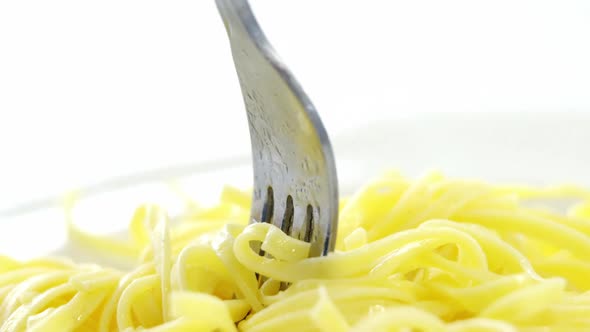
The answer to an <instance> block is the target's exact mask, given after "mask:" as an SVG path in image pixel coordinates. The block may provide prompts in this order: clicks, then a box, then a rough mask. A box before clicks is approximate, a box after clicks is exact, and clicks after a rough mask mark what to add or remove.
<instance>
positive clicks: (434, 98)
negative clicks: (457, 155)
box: [0, 0, 590, 207]
mask: <svg viewBox="0 0 590 332" xmlns="http://www.w3.org/2000/svg"><path fill="white" fill-rule="evenodd" d="M252 3H253V7H254V10H255V13H256V15H257V16H258V18H259V21H260V23H261V25H262V26H263V29H264V30H265V31H266V33H267V35H268V37H269V39H270V40H271V42H272V43H273V44H274V46H275V47H276V49H277V50H278V51H279V53H280V54H281V55H282V57H283V58H284V59H285V60H286V62H287V63H288V64H289V66H290V67H291V69H292V70H293V71H294V73H295V74H296V76H297V77H298V78H299V80H300V81H301V83H302V85H303V86H304V87H305V89H306V90H307V92H308V93H309V95H310V96H311V98H312V100H313V101H314V102H315V104H316V106H317V108H318V110H319V111H320V114H321V116H322V119H323V120H324V122H325V125H326V127H327V129H328V131H329V132H330V133H331V135H334V136H337V135H338V134H339V133H342V132H345V131H346V130H347V129H349V128H353V127H355V126H356V125H358V124H359V123H365V122H371V121H374V120H375V119H382V118H387V117H395V116H397V115H399V114H417V113H422V112H474V113H475V112H515V111H518V112H521V111H527V112H545V111H589V110H590V61H589V59H590V2H589V1H584V0H580V1H572V0H566V1H563V0H560V1H539V0H530V1H520V0H519V1H515V0H496V1H472V0H464V1H458V0H451V1H436V0H418V1H376V0H374V1H369V0H364V1H342V0H341V1H336V0H331V1H319V0H305V1H304V0H298V1H271V0H267V1H260V0H259V1H252ZM474 116H476V115H474ZM425 121H428V120H427V119H426V120H425ZM401 139H403V138H401ZM248 140H249V138H248V132H247V127H246V121H245V112H244V111H243V106H242V102H241V96H240V93H239V90H238V84H237V80H236V77H235V74H234V69H233V64H232V62H231V57H230V52H229V47H228V43H227V40H226V36H225V31H224V30H223V26H222V24H221V21H220V19H219V17H218V15H217V12H216V8H215V5H214V2H213V0H191V1H180V0H176V1H145V0H142V1H125V0H105V1H92V2H90V1H78V0H76V1H63V0H54V1H0V207H9V206H12V205H14V204H16V203H19V202H25V201H27V200H28V199H33V198H38V197H45V196H47V195H51V194H52V193H57V192H59V191H61V190H64V189H67V188H71V187H76V186H81V185H84V184H87V183H92V182H94V181H98V180H99V179H103V178H108V177H111V176H114V175H125V174H130V173H134V172H136V171H138V170H146V169H155V168H160V167H167V166H171V165H178V164H187V163H193V162H198V161H199V160H207V159H214V158H218V157H222V156H229V155H244V154H247V153H248V152H249V141H248ZM336 152H337V153H338V149H337V151H336Z"/></svg>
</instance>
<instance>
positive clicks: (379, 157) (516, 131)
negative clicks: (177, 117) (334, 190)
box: [0, 112, 590, 260]
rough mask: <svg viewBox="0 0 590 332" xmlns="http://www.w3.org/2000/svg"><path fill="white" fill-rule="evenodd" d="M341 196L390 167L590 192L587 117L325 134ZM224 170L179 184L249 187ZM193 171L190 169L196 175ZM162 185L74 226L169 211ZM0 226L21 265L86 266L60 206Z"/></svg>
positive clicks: (2, 242) (477, 117) (489, 117)
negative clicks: (38, 259)
mask: <svg viewBox="0 0 590 332" xmlns="http://www.w3.org/2000/svg"><path fill="white" fill-rule="evenodd" d="M332 140H333V144H334V149H335V153H336V157H337V167H338V172H339V174H338V175H339V179H340V187H341V192H342V193H349V192H351V191H352V190H354V188H356V187H357V186H358V185H359V184H360V183H362V182H363V181H365V180H366V179H368V178H370V177H371V176H374V175H375V174H377V173H378V172H380V171H382V170H384V169H388V168H396V169H399V170H401V171H402V172H404V173H406V174H407V175H409V176H416V175H419V174H420V173H422V172H424V171H426V170H428V169H439V170H441V171H443V172H445V173H446V174H448V175H451V176H458V177H471V178H474V177H475V178H481V179H484V180H488V181H496V182H522V183H529V184H537V185H549V184H556V183H564V182H574V183H578V184H582V185H585V186H590V168H589V166H590V149H588V148H587V146H586V144H587V142H590V113H581V112H580V113H573V112H564V113H558V112H554V113H533V112H531V113H478V114H469V113H430V114H424V113H419V114H408V113H406V114H391V116H390V117H389V118H387V119H382V120H380V121H378V122H373V123H365V124H359V125H358V126H357V127H355V128H351V129H349V130H348V131H344V132H342V133H341V134H339V135H337V136H335V137H332ZM235 160H236V162H234V163H233V164H232V165H228V164H224V165H222V164H216V163H215V162H212V163H210V165H208V167H205V168H203V169H200V170H199V171H198V172H197V173H196V174H193V175H190V176H183V177H182V178H177V179H176V180H177V182H178V183H181V184H182V186H183V187H184V188H185V190H186V191H187V192H189V193H190V194H191V195H193V196H194V197H195V198H196V199H198V200H201V201H204V202H211V201H214V200H215V198H216V197H217V194H218V193H219V189H221V187H222V186H223V185H224V184H233V185H237V186H239V187H244V188H247V187H249V186H250V183H251V167H250V165H249V163H248V162H247V161H248V158H247V156H237V157H236V159H235ZM198 169H199V168H198V167H196V166H195V170H198ZM167 186H168V184H167V183H166V182H165V181H156V182H145V183H141V184H136V185H133V186H130V187H126V188H120V189H117V190H114V191H107V192H104V193H99V194H94V195H92V196H89V197H87V198H84V199H83V200H82V201H80V204H79V207H78V208H77V209H76V220H77V222H78V224H79V225H81V227H83V228H84V229H87V230H90V231H94V232H97V233H101V234H109V233H118V232H120V231H121V230H123V229H125V227H126V226H127V223H128V219H129V217H130V215H131V213H132V211H133V209H134V207H135V206H136V205H137V204H139V203H142V202H146V201H148V202H157V203H161V204H162V205H164V206H165V207H167V208H168V209H169V210H170V211H171V212H172V213H174V212H175V211H178V209H180V208H181V201H180V200H178V198H177V197H176V196H175V195H174V194H173V193H172V192H171V191H170V190H169V188H168V187H167ZM5 219H6V220H0V225H1V231H0V253H2V254H8V255H9V256H14V257H17V258H21V259H27V258H31V257H35V256H38V255H43V254H47V253H56V252H58V253H64V254H68V255H72V256H74V257H76V258H78V259H81V260H87V259H90V258H89V257H90V256H87V255H85V253H84V252H83V251H81V249H80V248H75V247H72V246H71V245H69V244H68V242H67V237H66V234H65V226H64V218H63V215H62V212H61V209H60V207H59V205H56V206H55V207H53V208H45V209H41V210H36V211H33V212H28V213H22V214H20V215H18V216H12V217H10V218H5Z"/></svg>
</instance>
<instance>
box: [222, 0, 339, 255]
mask: <svg viewBox="0 0 590 332" xmlns="http://www.w3.org/2000/svg"><path fill="white" fill-rule="evenodd" d="M216 4H217V9H218V10H219V13H220V15H221V18H222V19H223V22H224V25H225V28H226V31H227V35H228V38H229V41H230V46H231V52H232V56H233V60H234V64H235V68H236V71H237V74H238V79H239V81H240V87H241V90H242V96H243V99H244V104H245V106H246V112H247V115H248V124H249V127H250V140H251V144H252V160H253V169H254V189H253V196H252V210H251V223H253V222H264V223H271V224H273V225H275V226H277V227H279V228H280V229H281V230H282V231H283V232H285V233H286V234H288V235H290V236H291V237H294V238H297V239H300V240H303V241H306V242H309V243H310V252H309V256H310V257H314V256H321V255H326V254H328V252H330V251H332V250H333V249H334V245H335V240H336V228H337V220H338V183H337V182H338V181H337V177H336V166H335V162H334V155H333V152H332V146H331V144H330V140H329V139H328V135H327V133H326V130H325V128H324V126H323V124H322V121H321V120H320V118H319V116H318V114H317V112H316V110H315V108H314V106H313V105H312V103H311V101H310V99H309V98H308V97H307V95H306V94H305V93H304V91H303V89H302V88H301V86H300V85H299V83H298V82H297V81H296V80H295V78H294V77H293V75H292V74H291V72H290V71H289V69H288V68H287V66H286V65H285V64H284V63H283V62H282V61H281V60H280V59H279V57H278V55H277V53H276V52H275V51H274V49H273V48H272V46H271V45H270V43H269V42H268V40H267V39H266V37H265V35H264V33H263V32H262V29H261V28H260V26H259V25H258V23H257V21H256V19H255V17H254V14H253V13H252V10H251V8H250V5H249V4H248V1H247V0H216ZM261 254H263V253H261Z"/></svg>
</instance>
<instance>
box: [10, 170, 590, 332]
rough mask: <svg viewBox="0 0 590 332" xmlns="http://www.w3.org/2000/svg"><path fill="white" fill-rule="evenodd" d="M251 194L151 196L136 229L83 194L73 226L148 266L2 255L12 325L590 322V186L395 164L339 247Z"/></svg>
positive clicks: (350, 210)
mask: <svg viewBox="0 0 590 332" xmlns="http://www.w3.org/2000/svg"><path fill="white" fill-rule="evenodd" d="M557 199H560V200H564V199H567V200H568V201H569V202H571V204H570V205H571V207H570V208H569V210H568V211H561V210H559V209H553V208H552V205H551V202H552V201H554V200H557ZM543 201H544V202H545V204H544V205H542V204H541V203H543ZM249 202H250V196H249V194H246V193H244V192H242V191H239V190H237V189H234V188H226V189H225V190H224V191H223V194H222V195H221V199H220V201H219V203H218V204H217V205H216V206H213V207H206V208H205V207H198V205H197V204H188V205H187V209H186V213H185V214H184V215H183V217H182V218H180V221H174V222H171V221H170V220H169V218H168V217H167V215H166V212H165V211H163V210H162V209H161V208H159V207H158V206H156V205H143V206H140V207H138V208H137V210H136V212H135V214H134V216H133V218H132V220H131V222H130V231H129V235H130V236H129V239H128V240H127V241H120V240H116V239H113V238H108V237H97V236H94V235H91V234H87V233H85V232H84V231H82V230H81V229H79V228H77V227H76V226H75V224H74V223H73V221H72V220H71V209H72V204H73V201H70V204H69V205H68V208H67V211H68V213H67V216H68V218H69V222H68V225H69V226H68V231H69V233H70V235H71V239H72V240H73V241H76V242H79V243H83V244H84V245H86V246H90V247H92V248H94V249H95V250H96V251H99V252H102V253H106V254H109V255H115V256H125V257H131V258H134V259H136V260H137V264H136V266H135V267H134V268H133V269H131V270H130V271H121V270H117V269H114V268H108V267H102V266H98V265H94V264H79V263H74V262H71V261H69V260H67V259H58V258H43V259H37V260H32V261H27V262H20V261H15V260H13V259H10V258H8V257H2V256H0V322H1V323H0V324H1V327H0V331H1V332H4V331H25V330H26V331H140V330H141V331H154V332H155V331H159V332H161V331H249V332H257V331H282V332H287V331H326V332H327V331H330V332H332V331H335V332H338V331H453V332H467V331H498V332H499V331H503V332H507V331H530V332H533V331H584V330H590V192H588V191H586V190H583V189H579V188H576V187H572V186H564V187H554V188H540V189H535V188H530V187H523V186H518V187H516V186H493V185H489V184H485V183H481V182H476V181H466V180H454V179H448V178H446V177H444V176H443V175H442V174H439V173H436V172H433V173H429V174H427V175H426V176H424V177H422V178H420V179H418V180H415V181H410V180H408V179H406V178H404V177H402V176H401V175H399V174H398V173H396V172H388V173H386V174H383V175H382V176H380V177H378V178H376V179H375V180H373V181H371V182H369V183H368V184H366V185H365V186H364V187H362V188H361V189H360V190H359V191H358V192H356V193H355V194H354V195H352V196H351V197H348V198H344V199H343V200H342V202H341V207H340V223H339V229H338V238H337V244H336V246H337V247H336V251H335V252H334V253H331V254H329V255H328V256H325V257H313V258H307V255H308V250H309V245H308V244H307V243H305V242H303V241H300V240H297V239H294V238H291V237H289V236H287V235H286V234H284V233H283V232H282V231H281V230H280V229H278V228H277V227H275V226H272V225H270V224H263V223H254V224H249V223H248V221H249V220H248V219H249V211H250V209H249V208H250V207H249ZM74 205H75V204H74ZM253 243H258V244H261V248H262V249H263V250H264V251H265V252H266V253H268V255H265V256H260V255H259V254H258V253H257V252H255V251H254V250H253V249H252V248H253V247H255V246H252V244H253ZM257 275H263V276H265V277H266V278H265V279H264V280H265V281H264V283H262V284H259V281H258V279H257ZM285 284H288V285H289V287H287V288H286V289H285V287H284V285H285Z"/></svg>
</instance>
